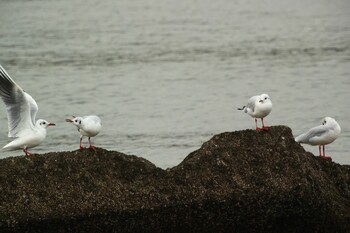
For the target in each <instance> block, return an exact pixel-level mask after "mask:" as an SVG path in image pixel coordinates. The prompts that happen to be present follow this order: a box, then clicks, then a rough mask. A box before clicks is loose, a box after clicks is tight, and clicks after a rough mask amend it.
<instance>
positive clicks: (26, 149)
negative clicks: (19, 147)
mask: <svg viewBox="0 0 350 233" xmlns="http://www.w3.org/2000/svg"><path fill="white" fill-rule="evenodd" d="M23 152H24V153H25V154H26V155H34V154H33V153H30V152H29V151H28V148H27V147H24V149H23Z"/></svg>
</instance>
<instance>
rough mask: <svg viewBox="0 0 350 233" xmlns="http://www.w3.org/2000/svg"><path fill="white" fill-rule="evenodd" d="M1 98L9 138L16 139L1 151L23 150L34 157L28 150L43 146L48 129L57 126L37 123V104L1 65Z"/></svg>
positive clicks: (40, 120)
mask: <svg viewBox="0 0 350 233" xmlns="http://www.w3.org/2000/svg"><path fill="white" fill-rule="evenodd" d="M0 96H1V98H2V100H3V101H4V103H5V105H6V109H7V119H8V129H9V132H8V137H10V138H15V139H14V140H13V141H11V142H10V143H8V144H7V145H5V146H4V147H3V148H2V149H1V150H0V151H12V150H20V149H23V152H24V153H25V155H32V153H30V152H29V151H28V149H30V148H33V147H36V146H38V145H39V144H41V143H42V142H43V141H44V139H45V138H46V128H47V127H49V126H52V125H55V124H54V123H49V122H47V121H45V120H42V119H39V120H37V121H35V117H36V114H37V112H38V109H39V108H38V105H37V103H36V102H35V100H34V99H33V97H31V96H30V95H29V94H28V93H26V92H24V91H23V89H22V88H21V87H20V86H19V85H17V84H16V83H15V81H13V79H12V78H11V77H10V76H9V75H8V73H7V72H6V71H5V69H4V68H3V67H2V66H1V65H0Z"/></svg>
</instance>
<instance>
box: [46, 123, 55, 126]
mask: <svg viewBox="0 0 350 233" xmlns="http://www.w3.org/2000/svg"><path fill="white" fill-rule="evenodd" d="M55 125H56V124H55V123H49V124H48V125H47V126H55Z"/></svg>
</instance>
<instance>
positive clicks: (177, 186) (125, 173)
mask: <svg viewBox="0 0 350 233" xmlns="http://www.w3.org/2000/svg"><path fill="white" fill-rule="evenodd" d="M330 231H332V232H350V166H347V165H339V164H336V163H334V162H332V161H331V160H328V159H323V158H319V157H315V156H314V155H312V154H311V153H309V152H305V150H304V149H303V147H301V146H300V145H299V144H298V143H296V142H295V141H294V138H293V135H292V132H291V130H290V129H289V128H288V127H285V126H275V127H272V128H271V129H270V131H269V132H256V131H254V130H244V131H237V132H227V133H222V134H219V135H215V136H214V137H213V138H212V139H210V140H209V141H208V142H205V143H204V144H203V145H202V147H201V148H200V149H198V150H196V151H194V152H192V153H191V154H189V155H188V156H187V157H186V158H185V159H184V161H183V162H182V163H180V164H179V165H178V166H176V167H173V168H171V169H167V170H163V169H160V168H157V167H156V166H155V165H153V164H152V163H150V162H149V161H147V160H145V159H142V158H140V157H136V156H132V155H125V154H122V153H119V152H115V151H107V150H104V149H100V148H98V149H97V150H96V151H92V150H88V149H86V150H77V151H72V152H59V153H48V154H43V155H34V156H20V157H11V158H6V159H2V160H0V232H330Z"/></svg>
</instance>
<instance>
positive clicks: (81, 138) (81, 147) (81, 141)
mask: <svg viewBox="0 0 350 233" xmlns="http://www.w3.org/2000/svg"><path fill="white" fill-rule="evenodd" d="M79 147H80V150H83V149H84V147H83V136H80V144H79Z"/></svg>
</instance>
